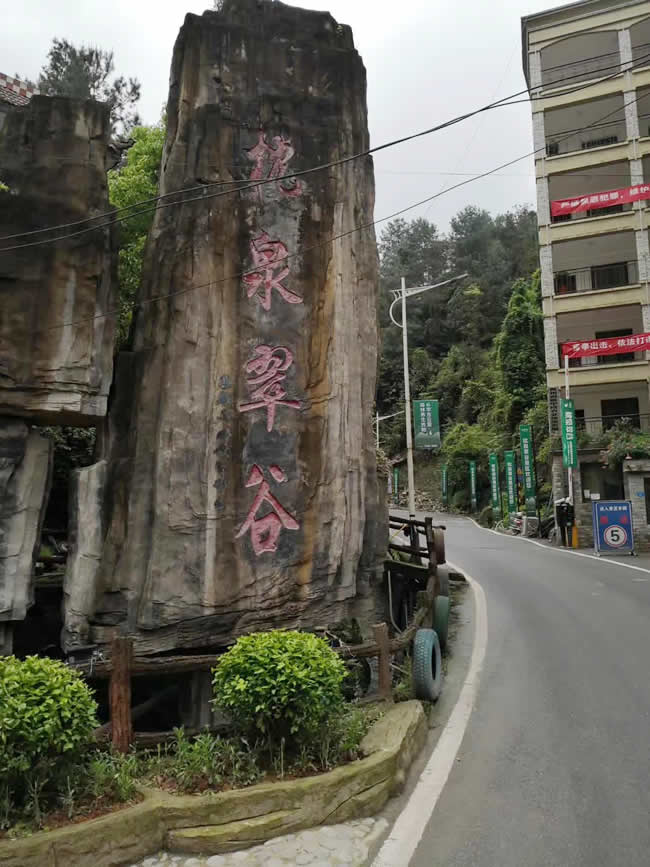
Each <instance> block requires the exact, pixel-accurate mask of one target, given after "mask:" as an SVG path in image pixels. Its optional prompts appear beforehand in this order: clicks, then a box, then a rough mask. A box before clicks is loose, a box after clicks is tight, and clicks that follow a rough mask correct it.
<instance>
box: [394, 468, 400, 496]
mask: <svg viewBox="0 0 650 867" xmlns="http://www.w3.org/2000/svg"><path fill="white" fill-rule="evenodd" d="M398 496H399V467H393V499H394V500H395V502H396V503H397V502H398Z"/></svg>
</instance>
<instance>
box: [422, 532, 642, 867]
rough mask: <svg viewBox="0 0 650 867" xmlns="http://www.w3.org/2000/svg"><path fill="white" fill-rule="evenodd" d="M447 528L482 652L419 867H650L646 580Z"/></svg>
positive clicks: (509, 541)
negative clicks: (478, 620)
mask: <svg viewBox="0 0 650 867" xmlns="http://www.w3.org/2000/svg"><path fill="white" fill-rule="evenodd" d="M445 520H446V523H447V540H446V541H447V554H448V557H449V559H450V560H451V561H453V562H454V563H455V564H456V565H458V566H460V567H462V568H463V569H464V570H466V571H467V572H469V574H470V575H471V576H473V577H474V578H476V579H477V580H478V581H479V582H480V583H481V585H482V586H483V588H484V590H485V594H486V596H487V612H488V641H487V653H486V657H485V666H484V669H483V673H482V675H481V682H480V687H479V692H478V695H477V699H476V704H475V707H474V710H473V712H472V715H471V718H470V721H469V724H468V727H467V730H466V732H465V737H464V740H463V742H462V745H461V748H460V751H459V753H458V756H457V760H456V763H455V765H454V768H453V770H452V772H451V774H450V776H449V780H448V782H447V785H446V787H445V789H444V790H443V792H442V795H441V797H440V800H439V801H438V804H437V806H436V809H435V811H434V813H433V815H432V816H431V818H430V820H429V822H428V824H427V827H426V830H425V832H424V835H423V837H422V840H421V842H420V844H419V846H418V848H417V851H416V853H415V856H414V858H413V859H412V862H411V865H412V867H434V865H435V867H461V865H462V867H465V865H468V867H469V865H472V867H555V865H557V867H573V865H581V867H582V865H584V867H600V865H603V867H637V865H650V573H648V572H641V571H634V570H631V569H626V568H621V567H618V566H615V565H612V563H611V562H608V561H607V560H605V559H603V560H599V561H596V560H593V559H587V558H582V557H578V556H575V555H573V554H570V553H567V552H556V551H552V550H544V549H542V548H539V547H536V546H535V545H532V544H530V543H529V542H526V541H523V540H521V539H517V538H511V537H504V536H497V535H494V534H492V533H489V532H486V531H484V530H481V529H479V528H477V527H476V526H475V525H474V524H472V523H470V522H469V521H467V520H463V519H456V518H446V519H445ZM625 562H629V563H630V564H635V561H634V560H633V559H631V558H626V560H625ZM637 564H638V561H637Z"/></svg>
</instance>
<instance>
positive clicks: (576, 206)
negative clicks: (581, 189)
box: [551, 184, 650, 217]
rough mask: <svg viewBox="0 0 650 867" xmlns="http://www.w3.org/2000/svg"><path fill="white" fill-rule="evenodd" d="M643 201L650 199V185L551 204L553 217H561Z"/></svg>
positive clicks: (577, 197) (578, 197)
mask: <svg viewBox="0 0 650 867" xmlns="http://www.w3.org/2000/svg"><path fill="white" fill-rule="evenodd" d="M643 199H650V184H636V185H635V186H633V187H623V189H622V190H606V191H605V192H602V193H590V194H588V195H585V196H573V197H572V198H570V199H556V200H555V201H554V202H551V216H552V217H561V216H563V215H564V214H580V213H582V212H583V211H596V210H599V209H600V208H611V207H612V206H613V205H629V204H630V202H640V201H642V200H643Z"/></svg>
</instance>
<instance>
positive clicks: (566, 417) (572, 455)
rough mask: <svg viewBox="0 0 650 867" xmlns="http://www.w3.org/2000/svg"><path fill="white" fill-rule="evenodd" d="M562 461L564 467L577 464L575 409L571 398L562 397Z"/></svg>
mask: <svg viewBox="0 0 650 867" xmlns="http://www.w3.org/2000/svg"><path fill="white" fill-rule="evenodd" d="M560 412H561V415H562V463H563V464H564V466H565V467H577V466H578V432H577V431H576V410H575V406H574V404H573V401H572V400H571V399H567V398H562V400H561V402H560Z"/></svg>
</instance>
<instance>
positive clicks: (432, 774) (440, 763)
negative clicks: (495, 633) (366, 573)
mask: <svg viewBox="0 0 650 867" xmlns="http://www.w3.org/2000/svg"><path fill="white" fill-rule="evenodd" d="M448 565H449V566H450V567H451V568H452V569H456V571H458V572H462V573H463V574H464V575H465V577H466V578H467V581H468V582H469V585H470V587H471V588H472V592H473V593H474V608H475V612H476V613H475V617H476V627H475V630H474V647H473V650H472V657H471V660H470V665H469V671H468V672H467V677H466V678H465V682H464V684H463V686H462V689H461V691H460V695H459V696H458V701H457V702H456V705H455V706H454V709H453V711H452V712H451V716H450V717H449V719H448V721H447V725H446V726H445V728H444V730H443V732H442V734H441V735H440V738H439V740H438V743H437V744H436V746H435V749H434V750H433V752H432V753H431V757H430V758H429V761H428V762H427V764H426V767H425V768H424V770H423V771H422V774H421V775H420V779H419V780H418V782H417V784H416V786H415V789H414V790H413V792H412V793H411V797H410V798H409V800H408V802H407V804H406V806H405V807H404V809H403V810H402V812H401V813H400V814H399V816H398V817H397V821H396V822H395V824H394V825H393V828H392V830H391V832H390V834H389V835H388V837H387V838H386V840H385V841H384V844H383V846H382V847H381V849H380V850H379V852H378V854H377V857H376V858H375V860H374V861H373V862H372V867H408V864H409V863H410V861H411V858H412V857H413V855H414V853H415V850H416V849H417V847H418V844H419V843H420V840H421V839H422V835H423V834H424V830H425V828H426V826H427V823H428V821H429V819H430V818H431V816H432V814H433V811H434V810H435V807H436V804H437V803H438V800H439V798H440V795H441V794H442V790H443V789H444V787H445V783H446V782H447V779H448V778H449V774H450V773H451V769H452V768H453V766H454V762H455V760H456V755H457V753H458V750H459V749H460V745H461V743H462V740H463V737H464V735H465V729H466V728H467V723H468V722H469V718H470V715H471V713H472V708H473V707H474V701H475V700H476V693H477V690H478V685H479V676H480V674H481V670H482V668H483V662H484V660H485V650H486V647H487V636H488V624H487V605H486V602H485V593H484V592H483V588H482V587H481V585H480V584H479V583H478V581H476V579H474V578H472V577H471V576H469V575H468V574H467V572H465V570H464V569H460V568H458V567H457V566H454V564H453V563H449V564H448Z"/></svg>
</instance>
